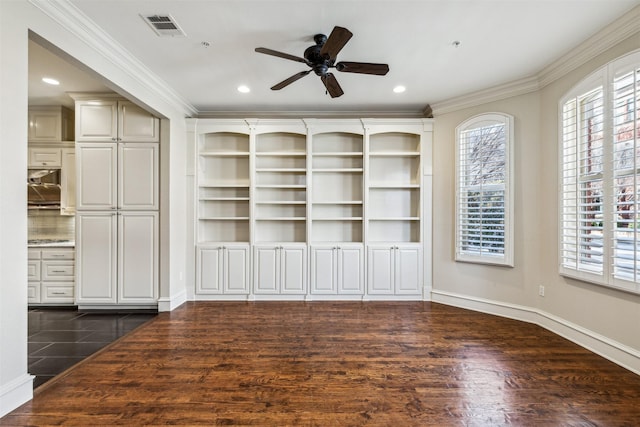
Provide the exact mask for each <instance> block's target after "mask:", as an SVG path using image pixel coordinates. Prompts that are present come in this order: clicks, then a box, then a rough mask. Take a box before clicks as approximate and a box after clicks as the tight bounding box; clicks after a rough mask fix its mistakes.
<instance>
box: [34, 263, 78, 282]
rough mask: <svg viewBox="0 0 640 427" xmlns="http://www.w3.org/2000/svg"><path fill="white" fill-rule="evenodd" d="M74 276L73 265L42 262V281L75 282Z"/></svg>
mask: <svg viewBox="0 0 640 427" xmlns="http://www.w3.org/2000/svg"><path fill="white" fill-rule="evenodd" d="M74 276H75V271H74V265H73V263H70V262H58V261H42V280H56V281H57V280H60V281H73V279H74Z"/></svg>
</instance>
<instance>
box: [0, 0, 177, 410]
mask: <svg viewBox="0 0 640 427" xmlns="http://www.w3.org/2000/svg"><path fill="white" fill-rule="evenodd" d="M39 4H40V5H41V6H42V7H52V8H53V9H52V10H48V12H47V13H48V14H50V15H51V17H50V16H49V15H48V14H46V13H44V12H43V11H42V10H40V9H39V8H38V7H36V6H35V5H34V4H32V3H30V2H29V1H27V0H13V1H0V60H1V64H0V65H1V67H0V73H1V74H0V93H2V96H0V129H1V134H0V194H2V197H1V198H0V200H1V202H2V205H0V416H2V415H4V414H5V413H7V412H9V411H10V410H12V409H14V408H15V407H17V406H18V405H20V404H21V403H23V402H25V401H26V400H28V399H30V398H31V396H32V384H31V377H30V376H29V375H28V374H27V213H26V192H25V191H24V183H25V182H26V164H27V95H28V80H27V77H28V76H27V74H28V68H27V67H28V51H27V49H28V31H29V30H32V31H34V32H35V33H37V34H38V35H39V36H40V37H42V38H44V39H45V40H47V41H48V42H50V43H52V44H53V45H55V46H57V47H58V48H60V49H62V50H63V51H64V52H66V53H67V54H69V55H71V56H72V57H74V58H75V59H77V60H78V61H80V62H82V63H83V64H85V65H87V66H88V67H90V68H92V69H93V70H95V71H97V72H98V73H100V74H101V75H102V76H103V77H105V78H106V79H107V80H109V81H111V82H113V84H114V86H116V87H118V88H120V89H121V90H122V91H121V93H123V94H126V95H127V97H128V98H130V99H132V100H137V101H138V102H141V103H142V104H144V105H145V106H146V107H147V108H149V109H150V110H151V111H153V112H155V113H157V114H159V115H161V116H164V117H165V120H164V121H163V129H165V130H166V129H169V131H168V133H169V135H168V138H166V136H167V135H164V136H163V142H162V144H163V151H162V152H161V156H162V160H161V162H162V184H163V186H164V187H163V189H162V193H161V199H162V201H161V215H162V224H161V248H162V249H161V250H162V252H161V262H162V263H163V264H162V269H161V278H160V279H161V292H160V306H161V308H162V309H171V308H173V307H175V306H176V305H179V304H180V303H181V302H182V301H184V299H185V295H186V293H185V281H184V277H185V271H186V266H185V259H186V256H185V254H186V252H187V248H186V239H185V224H186V223H187V221H186V210H185V206H186V196H185V193H186V178H185V164H186V162H185V148H184V147H185V138H186V136H185V135H186V128H185V122H184V117H185V111H184V108H181V107H180V106H176V105H174V104H172V103H171V102H169V101H168V100H167V98H166V97H163V96H160V94H159V93H158V92H156V91H154V90H153V88H151V87H149V86H148V85H147V84H145V82H144V79H143V78H142V76H139V75H136V74H135V73H132V72H130V71H129V70H127V69H125V68H124V67H123V63H121V62H118V61H113V60H111V59H110V58H109V56H108V55H105V54H104V52H100V50H101V49H98V48H97V47H96V43H95V42H94V40H95V39H94V38H93V35H92V33H91V32H90V31H88V32H85V30H86V28H83V27H82V26H80V25H77V23H76V22H73V20H72V21H67V22H63V23H60V22H58V21H57V19H61V18H60V13H58V15H56V10H54V9H57V8H58V6H59V5H57V4H55V5H54V4H49V3H47V2H41V3H39ZM54 18H55V19H54ZM92 46H94V47H92Z"/></svg>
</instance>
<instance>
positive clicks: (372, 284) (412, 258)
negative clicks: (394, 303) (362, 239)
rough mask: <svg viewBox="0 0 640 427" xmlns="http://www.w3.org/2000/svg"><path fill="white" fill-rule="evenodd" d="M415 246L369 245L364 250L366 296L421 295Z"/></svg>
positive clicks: (419, 252)
mask: <svg viewBox="0 0 640 427" xmlns="http://www.w3.org/2000/svg"><path fill="white" fill-rule="evenodd" d="M421 258H422V250H421V248H420V246H419V245H417V244H416V245H409V244H403V245H397V246H396V245H370V246H369V247H368V250H367V265H368V269H367V293H368V294H369V295H421V294H422V280H421V268H420V266H421Z"/></svg>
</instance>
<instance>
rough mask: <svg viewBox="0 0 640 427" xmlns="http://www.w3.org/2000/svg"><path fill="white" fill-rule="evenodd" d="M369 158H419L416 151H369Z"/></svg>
mask: <svg viewBox="0 0 640 427" xmlns="http://www.w3.org/2000/svg"><path fill="white" fill-rule="evenodd" d="M369 156H370V157H419V156H420V152H418V151H371V152H369Z"/></svg>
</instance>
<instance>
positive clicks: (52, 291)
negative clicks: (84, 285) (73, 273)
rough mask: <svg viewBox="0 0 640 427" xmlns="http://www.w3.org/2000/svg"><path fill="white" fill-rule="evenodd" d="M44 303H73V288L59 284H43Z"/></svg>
mask: <svg viewBox="0 0 640 427" xmlns="http://www.w3.org/2000/svg"><path fill="white" fill-rule="evenodd" d="M41 301H42V302H43V303H46V302H49V303H51V302H55V303H69V302H73V286H64V285H59V284H57V283H56V284H49V283H43V284H42V299H41Z"/></svg>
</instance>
